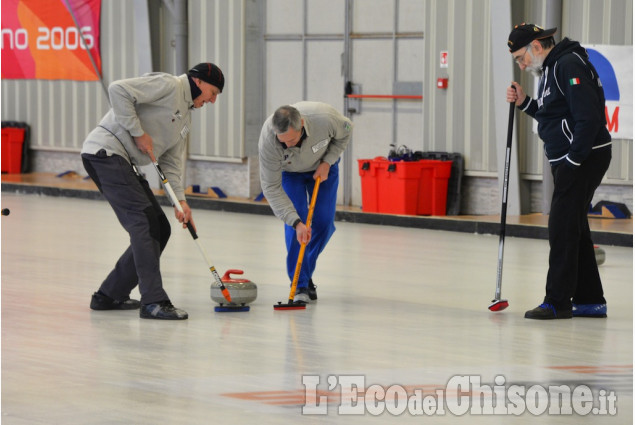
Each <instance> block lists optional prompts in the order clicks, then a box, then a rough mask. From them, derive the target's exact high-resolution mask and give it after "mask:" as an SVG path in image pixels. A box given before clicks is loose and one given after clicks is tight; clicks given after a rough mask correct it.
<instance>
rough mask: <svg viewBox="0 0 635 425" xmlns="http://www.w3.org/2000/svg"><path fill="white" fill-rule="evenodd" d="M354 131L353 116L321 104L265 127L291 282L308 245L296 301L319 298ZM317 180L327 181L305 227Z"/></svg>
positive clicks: (267, 184) (268, 194)
mask: <svg viewBox="0 0 635 425" xmlns="http://www.w3.org/2000/svg"><path fill="white" fill-rule="evenodd" d="M352 129H353V124H352V123H351V121H350V120H349V119H348V118H346V117H345V116H343V115H342V114H340V113H339V112H338V111H337V110H335V108H333V107H332V106H330V105H327V104H325V103H320V102H299V103H296V104H294V105H285V106H281V107H279V108H278V109H277V110H276V111H275V113H274V114H273V115H272V116H270V117H269V118H268V119H267V120H266V121H265V123H264V125H263V126H262V131H261V133H260V140H259V143H258V151H259V156H260V183H261V186H262V191H263V194H264V196H265V198H267V201H268V202H269V204H270V205H271V208H272V210H273V212H274V214H275V215H276V216H277V217H278V218H280V219H281V220H282V221H284V223H285V240H286V244H287V274H288V275H289V279H291V280H292V279H293V275H294V273H295V267H296V263H297V260H298V254H299V251H300V244H302V243H307V244H308V245H307V247H306V251H305V257H304V260H303V262H302V269H301V271H300V277H299V279H298V286H297V290H296V295H295V298H294V301H302V302H309V301H310V300H316V299H317V292H316V290H315V285H314V284H313V280H312V276H313V272H314V270H315V264H316V262H317V258H318V256H319V255H320V253H321V252H322V250H323V249H324V247H325V246H326V244H327V243H328V241H329V239H330V238H331V235H332V234H333V232H334V231H335V225H334V219H335V204H336V201H337V188H338V183H339V170H338V163H339V160H340V156H341V155H342V153H343V152H344V150H345V149H346V146H347V145H348V142H349V140H350V138H351V134H352ZM317 177H320V179H321V181H322V183H321V184H320V189H319V191H318V196H317V200H316V203H315V210H314V213H313V222H312V226H311V228H308V227H307V226H306V225H305V224H304V222H305V221H306V218H307V214H308V210H309V208H308V198H310V196H311V194H312V192H313V187H314V185H315V179H316V178H317ZM309 241H310V242H311V243H309Z"/></svg>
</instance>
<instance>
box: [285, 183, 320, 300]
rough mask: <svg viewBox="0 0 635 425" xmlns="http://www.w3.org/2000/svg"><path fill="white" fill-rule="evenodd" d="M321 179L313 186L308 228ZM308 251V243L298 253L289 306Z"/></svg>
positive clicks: (307, 218)
mask: <svg viewBox="0 0 635 425" xmlns="http://www.w3.org/2000/svg"><path fill="white" fill-rule="evenodd" d="M320 182H321V179H320V177H318V178H316V179H315V186H313V194H312V195H311V203H310V204H309V213H308V214H307V217H306V227H311V221H312V220H313V210H314V209H315V200H316V199H317V194H318V189H319V188H320ZM305 250H306V243H302V244H301V245H300V252H298V262H297V263H296V265H295V273H294V274H293V283H292V284H291V292H289V304H291V303H292V302H293V298H294V297H295V291H296V289H297V287H298V280H299V279H300V270H301V269H302V260H303V259H304V251H305Z"/></svg>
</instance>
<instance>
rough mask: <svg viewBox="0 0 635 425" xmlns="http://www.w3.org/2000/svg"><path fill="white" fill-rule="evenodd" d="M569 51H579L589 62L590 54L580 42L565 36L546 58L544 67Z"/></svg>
mask: <svg viewBox="0 0 635 425" xmlns="http://www.w3.org/2000/svg"><path fill="white" fill-rule="evenodd" d="M567 53H577V54H578V55H580V56H581V57H582V59H584V60H585V61H587V62H588V60H589V55H588V53H587V52H586V49H585V48H584V47H582V46H581V45H580V43H578V42H577V41H573V40H570V39H569V38H567V37H565V38H564V39H562V41H561V42H560V43H558V44H556V45H555V47H554V48H553V49H552V50H551V52H549V54H548V55H547V57H546V58H545V62H544V63H543V64H542V68H543V69H545V67H547V66H551V64H553V63H555V62H556V61H557V60H558V59H559V58H560V57H561V56H562V55H565V54H567Z"/></svg>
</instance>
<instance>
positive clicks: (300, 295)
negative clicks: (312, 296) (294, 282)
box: [293, 288, 309, 304]
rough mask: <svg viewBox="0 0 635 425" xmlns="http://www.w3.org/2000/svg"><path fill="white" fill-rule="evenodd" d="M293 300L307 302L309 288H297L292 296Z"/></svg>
mask: <svg viewBox="0 0 635 425" xmlns="http://www.w3.org/2000/svg"><path fill="white" fill-rule="evenodd" d="M293 302H294V303H297V302H301V303H305V304H307V303H308V302H309V290H308V289H307V288H298V289H297V290H296V291H295V296H294V297H293Z"/></svg>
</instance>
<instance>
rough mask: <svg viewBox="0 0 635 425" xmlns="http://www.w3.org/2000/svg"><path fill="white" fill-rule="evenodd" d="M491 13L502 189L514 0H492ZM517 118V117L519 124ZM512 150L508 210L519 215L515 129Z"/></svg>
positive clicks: (497, 136)
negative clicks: (507, 46)
mask: <svg viewBox="0 0 635 425" xmlns="http://www.w3.org/2000/svg"><path fill="white" fill-rule="evenodd" d="M490 10H491V12H490V13H491V15H490V22H491V26H490V31H491V37H492V39H491V42H492V72H493V76H494V78H493V81H494V86H493V87H494V93H492V96H493V98H494V102H493V104H494V112H493V114H494V122H495V123H496V125H495V131H496V132H495V135H496V158H497V163H498V187H499V193H501V194H502V193H503V172H504V168H505V167H504V164H505V151H506V144H507V122H508V117H509V104H508V103H507V101H506V99H505V98H506V91H507V87H509V86H510V85H511V82H512V80H513V79H514V68H513V66H514V62H513V61H512V57H511V55H510V54H509V50H508V49H507V48H506V47H505V43H506V42H507V36H508V35H509V32H510V31H511V28H512V26H513V24H512V21H511V0H492V3H491V9H490ZM517 122H518V119H515V120H514V127H516V125H517ZM513 134H514V136H513V139H512V150H511V162H510V164H511V166H510V170H509V192H508V197H507V214H509V215H520V211H521V210H520V178H519V175H520V173H519V170H518V143H517V137H516V131H514V133H513Z"/></svg>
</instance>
